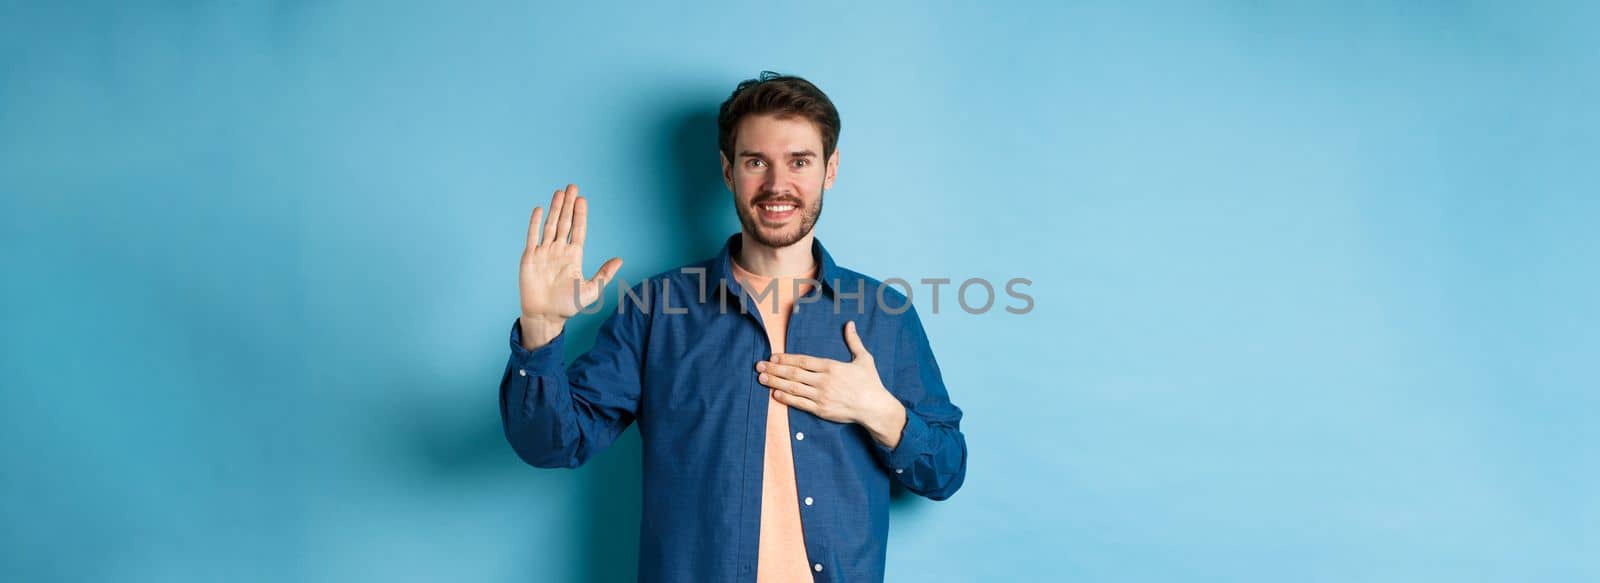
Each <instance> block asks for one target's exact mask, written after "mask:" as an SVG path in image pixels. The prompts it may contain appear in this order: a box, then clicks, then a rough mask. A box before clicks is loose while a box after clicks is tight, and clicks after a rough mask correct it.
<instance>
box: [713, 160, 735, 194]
mask: <svg viewBox="0 0 1600 583" xmlns="http://www.w3.org/2000/svg"><path fill="white" fill-rule="evenodd" d="M717 156H718V157H720V158H722V185H723V186H726V187H728V192H733V163H732V162H729V161H728V153H727V152H723V151H721V150H718V151H717Z"/></svg>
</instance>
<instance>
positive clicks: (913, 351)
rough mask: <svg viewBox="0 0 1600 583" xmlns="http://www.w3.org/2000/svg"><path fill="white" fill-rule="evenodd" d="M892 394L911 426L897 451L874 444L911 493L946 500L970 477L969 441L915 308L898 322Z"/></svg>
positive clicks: (907, 428)
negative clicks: (898, 401) (897, 400)
mask: <svg viewBox="0 0 1600 583" xmlns="http://www.w3.org/2000/svg"><path fill="white" fill-rule="evenodd" d="M899 319H900V321H901V323H902V324H901V327H900V331H899V339H898V340H897V341H896V349H895V360H894V363H893V373H892V374H891V375H889V378H890V383H889V384H890V386H889V387H888V389H889V392H890V393H893V394H894V396H895V398H897V399H899V400H900V403H901V404H902V405H905V408H906V426H905V429H904V431H903V432H902V433H901V436H900V442H899V444H897V445H896V446H895V448H894V449H892V450H891V449H889V448H888V447H884V446H883V445H882V444H878V443H876V442H874V444H875V445H876V447H877V450H878V454H879V459H881V460H882V461H883V463H884V465H885V466H886V467H887V468H888V469H889V471H890V474H891V475H892V476H893V477H894V479H895V480H896V481H898V482H899V483H900V484H901V485H903V486H905V487H906V489H907V490H910V491H912V492H915V493H917V494H919V495H922V496H926V497H928V498H931V499H933V500H944V499H946V498H949V497H950V496H951V495H953V494H955V493H956V490H958V489H960V488H961V483H962V482H963V481H965V480H966V475H967V440H966V437H965V436H964V435H962V434H961V409H960V408H959V407H956V405H955V404H954V403H951V402H950V394H949V392H947V391H946V390H945V386H944V378H943V377H942V376H941V375H940V374H939V363H938V362H937V361H935V360H934V357H933V347H932V346H930V345H929V343H928V335H927V333H926V332H925V331H924V330H923V328H922V320H921V318H919V317H918V316H917V311H916V309H915V308H912V309H910V310H908V311H906V312H905V313H904V314H903V315H901V317H900V318H899Z"/></svg>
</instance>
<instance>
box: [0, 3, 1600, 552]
mask: <svg viewBox="0 0 1600 583" xmlns="http://www.w3.org/2000/svg"><path fill="white" fill-rule="evenodd" d="M65 4H67V3H48V2H36V3H21V2H4V3H0V196H3V198H0V200H3V203H0V204H3V206H0V242H3V255H0V258H3V262H4V263H3V265H0V267H3V269H4V276H3V283H0V289H3V293H4V297H3V303H0V314H3V320H4V325H3V329H4V345H3V347H0V349H3V352H0V358H3V371H0V373H3V376H0V384H3V386H4V393H3V395H4V396H3V402H0V411H3V412H0V443H3V444H4V445H5V447H4V454H3V455H4V459H3V460H0V461H3V464H4V466H3V469H0V471H3V474H4V477H3V491H0V494H3V496H0V511H3V512H4V520H3V527H0V528H3V529H4V530H3V531H0V534H3V555H0V579H5V580H8V581H53V580H96V581H163V582H171V581H223V580H226V581H289V580H295V581H299V580H305V581H439V580H459V581H626V580H632V577H633V575H634V566H633V565H634V560H635V555H636V550H635V544H636V541H637V538H636V537H637V524H638V523H637V520H638V496H639V492H638V488H639V484H638V479H639V478H638V469H637V468H638V455H639V448H638V437H637V433H636V432H634V431H632V430H630V431H629V432H628V434H627V435H626V437H625V438H624V439H622V440H621V441H620V442H619V444H618V445H617V446H616V447H614V448H613V449H612V450H610V451H608V452H606V453H605V454H603V455H602V456H600V458H599V459H597V460H595V461H594V462H592V463H591V464H589V465H587V466H585V467H584V468H582V469H580V470H576V471H556V470H536V469H534V468H531V467H528V466H525V465H522V464H521V463H520V462H519V461H518V460H517V459H516V457H515V456H514V455H513V453H512V452H511V450H510V448H509V447H508V446H507V445H506V444H505V443H504V441H503V438H502V436H501V434H500V427H499V424H498V423H499V421H498V417H497V416H498V411H497V404H496V392H495V391H496V384H497V382H498V380H499V377H500V373H501V369H502V367H503V366H504V363H505V359H506V356H507V346H506V331H507V329H508V327H509V325H510V323H511V321H512V319H513V318H514V317H515V316H516V299H515V298H516V293H517V289H516V265H517V258H518V255H519V253H520V252H521V249H522V245H523V237H524V234H525V226H526V222H527V215H528V212H529V210H530V209H531V208H532V207H533V206H534V205H535V204H542V203H543V202H544V201H547V200H548V197H549V195H550V192H551V191H552V190H553V189H555V188H557V187H560V186H562V185H564V184H566V183H567V182H576V183H578V184H579V185H580V186H582V187H583V189H584V192H585V193H587V194H588V195H589V196H590V197H591V203H592V204H591V206H592V209H593V219H592V222H591V229H590V233H591V235H590V240H591V245H590V247H591V250H590V251H589V257H588V259H589V262H590V265H589V267H588V268H589V269H591V270H592V269H593V268H594V267H595V266H598V264H599V262H600V261H601V260H603V259H605V258H607V257H610V256H613V255H620V256H622V257H623V258H624V259H625V260H626V261H627V264H626V265H625V266H624V268H623V271H622V276H623V277H625V278H628V279H630V280H635V281H636V280H638V279H639V278H641V277H643V276H645V275H648V274H651V273H655V272H657V271H660V270H664V269H667V268H670V267H672V266H675V265H679V264H682V263H686V262H688V261H692V260H695V259H699V258H702V257H706V256H709V255H711V254H712V253H714V252H715V251H716V248H717V245H718V244H719V243H720V242H721V240H722V239H723V237H725V236H726V235H727V234H729V233H731V232H733V231H734V230H735V229H736V222H735V220H734V218H733V213H732V209H731V208H730V203H729V201H728V198H729V197H728V195H727V193H726V191H725V190H723V188H722V185H721V183H720V181H719V179H718V168H717V158H716V154H715V124H714V114H715V110H716V106H717V104H718V103H719V102H720V101H721V99H723V98H724V97H725V96H726V95H727V93H728V92H729V91H730V90H731V89H732V87H733V85H734V84H735V83H737V82H738V81H739V80H741V79H744V78H747V77H751V76H754V75H755V74H756V73H757V72H759V71H760V70H761V69H774V70H778V71H783V72H790V73H796V74H800V75H804V76H807V77H809V78H811V79H812V80H814V81H815V82H817V83H818V84H819V85H820V86H821V87H822V88H823V89H824V90H826V91H827V92H828V93H829V94H830V95H831V96H832V97H833V99H834V100H835V101H836V103H837V104H838V106H839V107H840V109H841V112H842V115H843V119H844V127H843V134H842V139H841V142H840V149H841V156H842V164H841V167H840V171H839V180H838V183H837V185H836V186H837V187H836V188H835V189H834V190H832V191H830V192H829V193H828V195H827V208H826V211H825V212H824V213H823V217H822V220H821V222H820V224H819V227H818V233H819V237H820V238H822V240H823V241H824V242H825V243H826V244H827V245H828V246H829V249H830V250H832V252H833V253H834V254H835V255H836V257H837V258H838V259H839V260H840V261H841V262H842V263H844V264H845V265H848V266H852V267H855V268H857V269H859V270H862V271H864V272H866V273H869V274H872V275H874V276H877V277H880V278H884V277H890V276H901V277H905V278H908V279H915V278H921V277H949V278H952V279H956V280H957V281H960V280H961V279H965V278H968V277H986V278H991V279H995V280H999V281H1004V280H1006V279H1009V278H1012V277H1028V278H1030V279H1032V280H1033V281H1034V285H1033V286H1032V287H1031V288H1029V290H1028V291H1029V292H1030V293H1031V294H1032V295H1033V296H1034V297H1035V300H1036V302H1037V303H1036V308H1035V310H1034V311H1033V312H1032V313H1030V314H1028V315H1025V316H1015V315H1011V314H1007V313H1005V312H1003V311H1000V310H999V309H996V310H995V311H992V312H990V313H988V314H984V315H981V316H974V315H968V314H966V313H964V312H961V311H959V310H952V309H950V307H951V306H950V304H949V301H950V296H948V295H945V296H944V297H942V298H941V300H942V305H941V313H940V315H938V316H925V317H924V320H925V323H926V325H927V328H928V330H929V333H930V335H931V337H932V339H933V346H934V349H935V351H936V353H937V355H938V356H939V358H940V361H941V364H942V367H943V370H944V374H945V379H946V381H947V382H948V384H949V387H950V390H951V393H952V395H953V397H954V400H955V402H956V403H957V404H958V405H959V406H961V407H962V408H963V409H964V410H965V411H966V414H967V417H966V420H965V421H964V423H963V429H964V430H965V431H966V433H967V435H968V439H969V444H970V448H971V450H970V455H971V457H970V465H969V470H968V477H967V481H966V485H965V487H964V488H963V489H962V490H961V491H960V492H959V493H957V494H956V496H955V497H954V498H952V499H951V500H949V501H946V502H939V503H934V502H930V501H927V500H922V499H915V498H902V499H901V500H900V501H899V502H897V505H896V507H895V509H894V514H893V529H892V534H891V541H890V550H889V565H888V572H889V580H890V581H979V580H983V581H998V580H1019V581H1020V580H1067V581H1111V582H1132V581H1262V582H1277V581H1339V582H1345V581H1408V582H1409V581H1580V580H1590V581H1593V580H1597V579H1600V560H1597V559H1596V558H1595V557H1596V556H1597V552H1596V551H1597V549H1600V533H1597V525H1600V494H1597V492H1600V467H1597V460H1600V447H1597V444H1600V431H1597V429H1596V425H1597V424H1596V422H1597V420H1600V398H1597V396H1596V387H1597V386H1600V383H1597V380H1600V379H1597V376H1600V375H1597V374H1596V372H1595V367H1596V364H1595V363H1596V362H1597V361H1600V358H1597V356H1600V340H1597V335H1596V332H1595V330H1596V325H1597V324H1600V318H1597V317H1596V316H1597V305H1596V301H1595V297H1596V287H1597V283H1600V270H1597V268H1596V251H1597V245H1596V242H1597V237H1596V235H1595V234H1594V229H1595V224H1596V222H1597V219H1600V212H1597V211H1600V204H1597V202H1596V198H1595V195H1596V193H1597V192H1600V188H1596V187H1597V182H1600V181H1597V174H1596V170H1595V168H1596V165H1595V160H1596V157H1597V154H1600V148H1597V146H1600V143H1597V141H1600V116H1597V111H1600V110H1597V108H1596V107H1595V104H1596V103H1600V69H1597V65H1600V43H1597V42H1596V40H1595V39H1596V35H1595V33H1594V23H1595V22H1597V18H1600V10H1596V9H1595V7H1594V6H1595V5H1593V4H1588V5H1587V6H1585V5H1583V4H1582V3H1573V4H1570V5H1559V4H1546V3H1499V4H1491V3H1475V2H1469V3H1437V4H1436V3H1424V2H1397V3H1379V2H1355V3H1348V2H1328V3H1292V4H1293V5H1292V6H1286V5H1277V4H1275V3H1257V2H1239V3H1216V4H1202V3H1189V2H1171V3H1157V4H1151V5H1145V6H1143V7H1139V8H1134V7H1123V6H1120V5H1121V4H1122V3H1114V2H1071V3H1068V2H1060V3H1054V2H1052V3H1044V2H1038V3H1023V4H1013V5H1007V6H998V5H996V6H990V7H983V8H979V7H976V6H965V7H957V6H949V5H939V6H933V5H928V4H923V3H902V4H887V3H837V4H830V3H819V2H805V3H785V4H745V3H723V4H713V3H693V4H690V3H683V4H682V5H676V4H674V3H659V4H656V5H650V6H647V5H642V4H639V5H635V4H613V3H603V2H597V3H577V2H571V3H563V4H559V5H558V4H549V5H524V4H511V3H473V4H471V5H454V3H439V4H440V5H439V6H435V7H420V6H417V5H412V4H409V3H392V2H267V3H244V5H235V6H221V5H214V4H211V3H196V2H171V3H161V2H157V3H143V4H141V5H134V4H133V3H109V2H108V3H103V4H104V5H102V6H93V5H80V6H67V5H65ZM973 4H976V3H973ZM886 224H887V225H889V226H888V227H885V225H886ZM611 291H613V292H614V291H615V290H614V289H613V290H611ZM927 291H928V289H927V288H926V287H924V286H919V287H918V288H917V292H918V293H917V295H916V302H917V304H918V305H919V310H924V311H926V310H930V309H931V304H930V301H931V298H930V297H929V296H928V294H927V293H926V292H927ZM945 293H946V294H948V293H949V290H948V289H947V290H945ZM613 297H614V296H613ZM1004 304H1005V298H1003V297H1002V305H1004ZM597 324H598V322H597V320H596V319H595V318H589V319H586V320H583V321H579V322H577V323H575V324H574V330H575V332H576V333H577V334H578V335H579V337H580V338H581V337H582V335H583V334H589V335H590V336H589V337H590V338H592V333H593V330H594V327H595V326H596V325H597ZM577 344H578V345H580V346H583V345H586V344H587V342H586V341H585V342H578V343H577Z"/></svg>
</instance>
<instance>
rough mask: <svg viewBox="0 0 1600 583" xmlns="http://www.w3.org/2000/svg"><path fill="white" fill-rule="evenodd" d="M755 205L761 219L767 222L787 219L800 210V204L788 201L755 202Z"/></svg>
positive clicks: (778, 221) (779, 221)
mask: <svg viewBox="0 0 1600 583" xmlns="http://www.w3.org/2000/svg"><path fill="white" fill-rule="evenodd" d="M755 207H756V212H757V213H758V214H760V215H761V220H762V221H763V222H768V223H781V222H784V221H787V220H789V218H790V217H793V216H794V215H795V214H796V213H797V212H799V211H800V205H798V204H795V203H793V202H788V201H785V202H770V201H769V202H763V203H757V204H756V205H755Z"/></svg>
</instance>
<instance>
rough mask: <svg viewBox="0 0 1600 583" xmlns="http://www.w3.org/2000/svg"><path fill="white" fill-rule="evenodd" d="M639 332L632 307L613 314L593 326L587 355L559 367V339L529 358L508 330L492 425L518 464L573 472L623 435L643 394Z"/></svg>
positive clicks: (642, 332) (516, 333)
mask: <svg viewBox="0 0 1600 583" xmlns="http://www.w3.org/2000/svg"><path fill="white" fill-rule="evenodd" d="M641 285H643V284H641ZM646 293H648V292H646ZM624 305H631V304H628V303H627V302H624ZM646 326H648V320H647V319H646V318H645V315H644V314H643V313H642V312H641V311H640V310H639V309H638V307H637V306H632V307H629V308H628V309H626V310H625V311H623V312H621V313H613V314H612V315H610V316H608V317H607V318H606V321H605V323H603V324H601V326H600V331H599V334H598V335H597V336H596V337H595V343H594V347H593V348H591V349H590V350H589V351H588V352H585V353H584V354H583V355H582V356H579V357H578V358H577V360H575V361H573V363H572V365H571V366H570V367H563V366H562V362H561V358H562V349H563V346H564V345H565V338H566V334H565V333H558V334H557V335H556V337H555V338H553V339H551V341H550V342H549V343H547V344H545V345H544V346H540V347H538V348H537V349H535V350H532V351H530V350H527V349H526V348H524V347H523V344H522V330H521V327H520V326H518V325H515V324H513V325H512V327H511V358H510V360H509V362H507V364H506V370H505V374H504V375H503V376H502V377H501V379H500V418H501V422H502V424H503V425H504V427H505V434H506V440H507V441H508V442H510V443H511V448H512V449H513V450H515V451H516V452H517V456H518V457H520V458H522V460H523V461H525V462H527V463H528V464H530V465H533V466H536V467H541V468H576V467H578V466H580V465H583V463H584V462H586V461H588V460H589V458H591V457H593V456H594V455H595V454H597V453H600V452H601V451H604V450H605V448H606V447H607V446H609V445H611V443H612V442H613V441H614V440H616V438H617V436H618V435H621V434H622V432H623V431H624V430H626V429H627V428H628V425H629V424H631V423H632V422H633V420H634V416H635V415H636V414H637V412H638V407H639V395H640V391H641V389H642V387H643V383H642V377H641V371H642V370H643V363H644V359H643V349H642V346H641V343H642V340H643V339H644V338H645V337H646V334H647V331H646V328H645V327H646Z"/></svg>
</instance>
